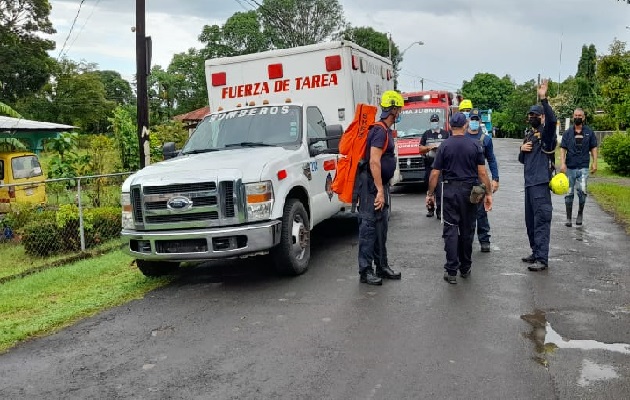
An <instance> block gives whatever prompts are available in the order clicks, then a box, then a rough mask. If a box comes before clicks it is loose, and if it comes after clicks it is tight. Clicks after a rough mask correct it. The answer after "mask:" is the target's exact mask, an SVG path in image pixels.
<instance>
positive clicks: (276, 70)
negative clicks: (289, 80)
mask: <svg viewBox="0 0 630 400" xmlns="http://www.w3.org/2000/svg"><path fill="white" fill-rule="evenodd" d="M267 72H268V73H269V79H279V78H282V77H283V76H284V72H283V70H282V64H269V66H267Z"/></svg>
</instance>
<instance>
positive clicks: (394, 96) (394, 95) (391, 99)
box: [381, 90, 405, 108]
mask: <svg viewBox="0 0 630 400" xmlns="http://www.w3.org/2000/svg"><path fill="white" fill-rule="evenodd" d="M404 105H405V99H403V97H402V96H401V95H400V93H398V92H397V91H395V90H386V91H385V92H383V95H382V96H381V107H382V108H389V107H402V106H404Z"/></svg>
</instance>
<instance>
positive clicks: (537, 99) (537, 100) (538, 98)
mask: <svg viewBox="0 0 630 400" xmlns="http://www.w3.org/2000/svg"><path fill="white" fill-rule="evenodd" d="M539 87H540V74H538V86H536V104H538V102H539V101H540V96H538V88H539Z"/></svg>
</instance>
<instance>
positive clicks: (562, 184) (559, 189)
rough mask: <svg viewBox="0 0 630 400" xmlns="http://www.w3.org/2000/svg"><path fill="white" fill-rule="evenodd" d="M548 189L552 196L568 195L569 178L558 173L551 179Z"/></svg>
mask: <svg viewBox="0 0 630 400" xmlns="http://www.w3.org/2000/svg"><path fill="white" fill-rule="evenodd" d="M549 187H550V188H551V191H552V192H553V193H554V194H559V195H565V194H567V193H569V178H567V176H566V175H565V174H564V173H563V172H559V173H557V174H555V175H554V177H553V178H551V180H550V181H549Z"/></svg>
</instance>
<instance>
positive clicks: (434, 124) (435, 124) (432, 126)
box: [431, 121, 440, 131]
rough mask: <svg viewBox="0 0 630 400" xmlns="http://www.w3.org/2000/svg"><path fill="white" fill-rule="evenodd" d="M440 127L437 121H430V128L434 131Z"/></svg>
mask: <svg viewBox="0 0 630 400" xmlns="http://www.w3.org/2000/svg"><path fill="white" fill-rule="evenodd" d="M439 128H440V123H439V122H437V121H433V122H431V129H433V130H434V131H437V130H438V129H439Z"/></svg>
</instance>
